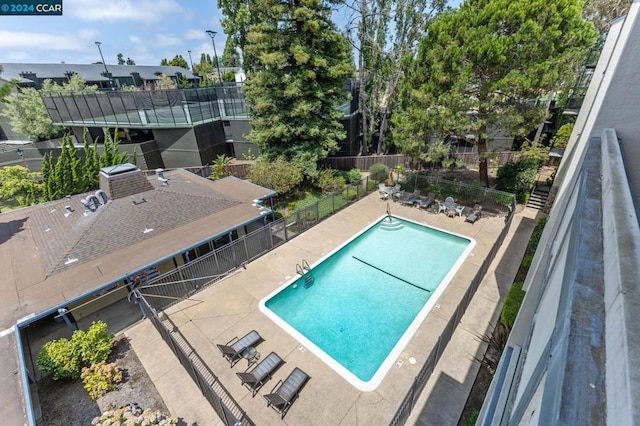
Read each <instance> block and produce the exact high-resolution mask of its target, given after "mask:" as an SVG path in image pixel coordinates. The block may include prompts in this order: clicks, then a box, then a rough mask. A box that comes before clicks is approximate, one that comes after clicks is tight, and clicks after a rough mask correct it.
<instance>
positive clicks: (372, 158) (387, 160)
mask: <svg viewBox="0 0 640 426" xmlns="http://www.w3.org/2000/svg"><path fill="white" fill-rule="evenodd" d="M517 155H518V153H517V152H513V151H507V152H498V153H492V154H491V156H490V157H489V167H499V166H501V165H503V164H505V163H508V162H510V161H515V160H516V159H517ZM454 156H455V158H456V159H458V160H459V161H461V162H463V163H464V164H466V166H467V168H478V165H479V163H480V156H479V155H478V154H476V153H462V152H461V153H456V154H454ZM377 163H382V164H384V165H386V166H387V167H389V168H393V167H396V166H399V165H402V166H405V167H407V168H409V166H410V165H411V158H410V157H407V156H405V155H367V156H358V157H330V158H326V159H324V160H322V161H321V162H320V165H321V166H325V167H331V168H332V169H338V170H351V169H360V170H369V168H370V167H371V166H372V165H374V164H377Z"/></svg>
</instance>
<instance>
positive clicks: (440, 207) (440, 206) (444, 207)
mask: <svg viewBox="0 0 640 426" xmlns="http://www.w3.org/2000/svg"><path fill="white" fill-rule="evenodd" d="M441 212H444V213H446V212H447V205H446V204H445V203H441V202H440V201H438V213H441Z"/></svg>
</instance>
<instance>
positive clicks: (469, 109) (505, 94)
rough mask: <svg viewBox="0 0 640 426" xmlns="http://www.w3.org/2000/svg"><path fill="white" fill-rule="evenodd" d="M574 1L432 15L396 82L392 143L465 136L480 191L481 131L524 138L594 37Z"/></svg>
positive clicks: (482, 4) (470, 7)
mask: <svg viewBox="0 0 640 426" xmlns="http://www.w3.org/2000/svg"><path fill="white" fill-rule="evenodd" d="M581 9H582V2H580V1H579V0H557V1H554V2H548V1H546V0H471V1H466V2H464V3H463V4H462V5H461V6H460V8H459V9H457V10H452V11H448V12H446V13H444V14H442V15H440V16H439V17H438V18H437V19H436V20H434V22H433V23H432V24H431V25H430V27H429V31H428V34H427V35H426V37H424V38H423V39H422V40H421V42H420V45H419V49H418V53H417V55H416V57H415V59H414V60H413V61H412V64H411V70H410V73H409V75H408V76H407V78H406V79H405V80H404V82H403V94H404V96H403V99H402V104H401V109H400V111H398V119H394V133H393V135H394V140H400V141H401V140H403V139H407V138H409V139H410V138H415V137H422V138H425V137H427V135H429V134H435V135H437V136H439V137H440V138H444V136H445V135H447V134H449V133H450V132H454V133H457V134H459V135H473V137H474V139H475V143H476V146H477V149H478V153H479V154H480V156H481V161H480V180H481V181H482V182H483V183H485V185H487V186H488V183H489V182H488V173H487V158H486V154H487V138H488V129H491V128H502V129H505V130H507V131H508V132H510V134H511V135H513V136H516V137H518V136H520V137H523V136H526V135H527V134H528V133H529V132H530V131H531V129H534V128H536V127H537V126H538V125H539V124H540V123H541V122H542V120H543V119H544V117H545V114H546V103H545V102H539V100H540V99H542V98H544V97H545V96H547V94H548V92H549V91H551V90H552V89H554V88H556V87H558V86H560V85H562V82H563V79H564V78H565V76H570V75H571V74H572V72H573V69H574V66H575V63H576V60H577V59H578V58H579V57H580V55H581V53H582V52H583V51H584V49H586V48H587V47H588V46H590V45H591V44H592V43H593V41H594V40H595V37H596V31H595V30H594V28H593V25H592V24H591V23H590V22H588V21H585V20H584V19H583V18H582V15H581V11H582V10H581Z"/></svg>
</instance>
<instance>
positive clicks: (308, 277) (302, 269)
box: [296, 259, 313, 288]
mask: <svg viewBox="0 0 640 426" xmlns="http://www.w3.org/2000/svg"><path fill="white" fill-rule="evenodd" d="M296 272H297V273H298V274H299V275H300V276H301V277H304V288H309V287H310V286H311V285H312V284H313V273H312V272H311V267H310V266H309V263H307V261H306V260H304V259H302V265H300V264H299V263H296Z"/></svg>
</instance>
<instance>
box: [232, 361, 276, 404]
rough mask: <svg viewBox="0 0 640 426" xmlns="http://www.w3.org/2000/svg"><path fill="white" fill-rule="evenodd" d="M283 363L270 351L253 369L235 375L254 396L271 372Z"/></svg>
mask: <svg viewBox="0 0 640 426" xmlns="http://www.w3.org/2000/svg"><path fill="white" fill-rule="evenodd" d="M283 363H284V361H283V360H282V358H280V356H279V355H278V354H277V353H275V352H271V353H270V354H269V355H267V356H266V357H265V358H264V359H263V360H262V361H260V363H259V364H258V365H256V366H255V367H254V368H253V370H251V371H249V372H248V373H247V372H245V373H236V375H237V376H238V377H240V380H241V381H242V385H243V386H245V387H246V388H247V389H249V390H250V391H251V393H252V395H253V396H256V393H257V392H258V390H259V389H260V388H261V387H262V385H263V384H264V382H266V381H267V380H269V378H270V377H271V374H273V372H274V371H275V370H276V369H277V368H278V367H280V366H281V365H282V364H283Z"/></svg>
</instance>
